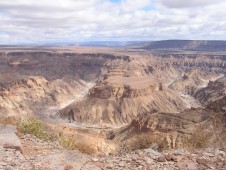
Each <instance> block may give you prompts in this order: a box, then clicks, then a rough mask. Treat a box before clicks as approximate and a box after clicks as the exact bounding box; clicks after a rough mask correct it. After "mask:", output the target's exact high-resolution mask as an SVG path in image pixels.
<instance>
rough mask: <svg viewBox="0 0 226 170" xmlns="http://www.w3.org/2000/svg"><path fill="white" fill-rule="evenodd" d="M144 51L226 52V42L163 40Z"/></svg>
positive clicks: (153, 43)
mask: <svg viewBox="0 0 226 170" xmlns="http://www.w3.org/2000/svg"><path fill="white" fill-rule="evenodd" d="M142 49H146V50H155V49H181V50H194V51H226V41H214V40H163V41H153V42H150V43H149V44H147V45H144V46H143V47H142Z"/></svg>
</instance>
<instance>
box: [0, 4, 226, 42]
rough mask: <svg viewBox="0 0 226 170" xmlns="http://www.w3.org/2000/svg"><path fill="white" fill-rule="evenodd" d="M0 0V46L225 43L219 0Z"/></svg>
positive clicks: (225, 22)
mask: <svg viewBox="0 0 226 170" xmlns="http://www.w3.org/2000/svg"><path fill="white" fill-rule="evenodd" d="M214 2H219V3H213V1H212V0H211V1H210V0H205V1H204V0H196V1H195V0H190V1H182V0H133V1H131V0H121V2H120V3H112V2H111V1H110V0H85V1H83V0H38V1H37V0H10V1H5V0H0V44H7V43H9V44H10V43H14V44H16V43H45V42H76V41H88V40H95V41H98V40H157V39H177V38H180V39H226V31H225V30H226V20H225V19H224V16H226V11H225V9H226V2H222V1H219V0H215V1H214Z"/></svg>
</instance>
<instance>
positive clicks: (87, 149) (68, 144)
mask: <svg viewBox="0 0 226 170" xmlns="http://www.w3.org/2000/svg"><path fill="white" fill-rule="evenodd" d="M58 141H59V143H60V145H61V146H63V147H64V148H66V149H69V150H79V151H80V152H82V153H86V154H94V153H95V152H96V150H95V148H94V147H93V146H91V145H89V144H86V143H84V141H80V142H79V141H76V140H75V137H74V136H60V137H59V138H58Z"/></svg>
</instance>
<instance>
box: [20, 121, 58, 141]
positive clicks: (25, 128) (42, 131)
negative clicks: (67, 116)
mask: <svg viewBox="0 0 226 170" xmlns="http://www.w3.org/2000/svg"><path fill="white" fill-rule="evenodd" d="M19 130H20V131H21V132H22V133H24V134H32V135H34V136H36V137H37V138H39V139H43V140H55V139H56V136H55V135H54V134H52V133H49V132H48V131H47V130H46V127H45V125H44V124H43V122H41V121H39V120H37V119H34V118H29V119H26V120H24V121H22V122H21V123H20V124H19Z"/></svg>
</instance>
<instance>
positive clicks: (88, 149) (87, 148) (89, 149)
mask: <svg viewBox="0 0 226 170" xmlns="http://www.w3.org/2000/svg"><path fill="white" fill-rule="evenodd" d="M76 146H77V149H78V150H79V151H80V152H82V153H86V154H94V153H96V149H95V147H94V146H91V145H88V144H85V143H84V142H78V143H77V144H76Z"/></svg>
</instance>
